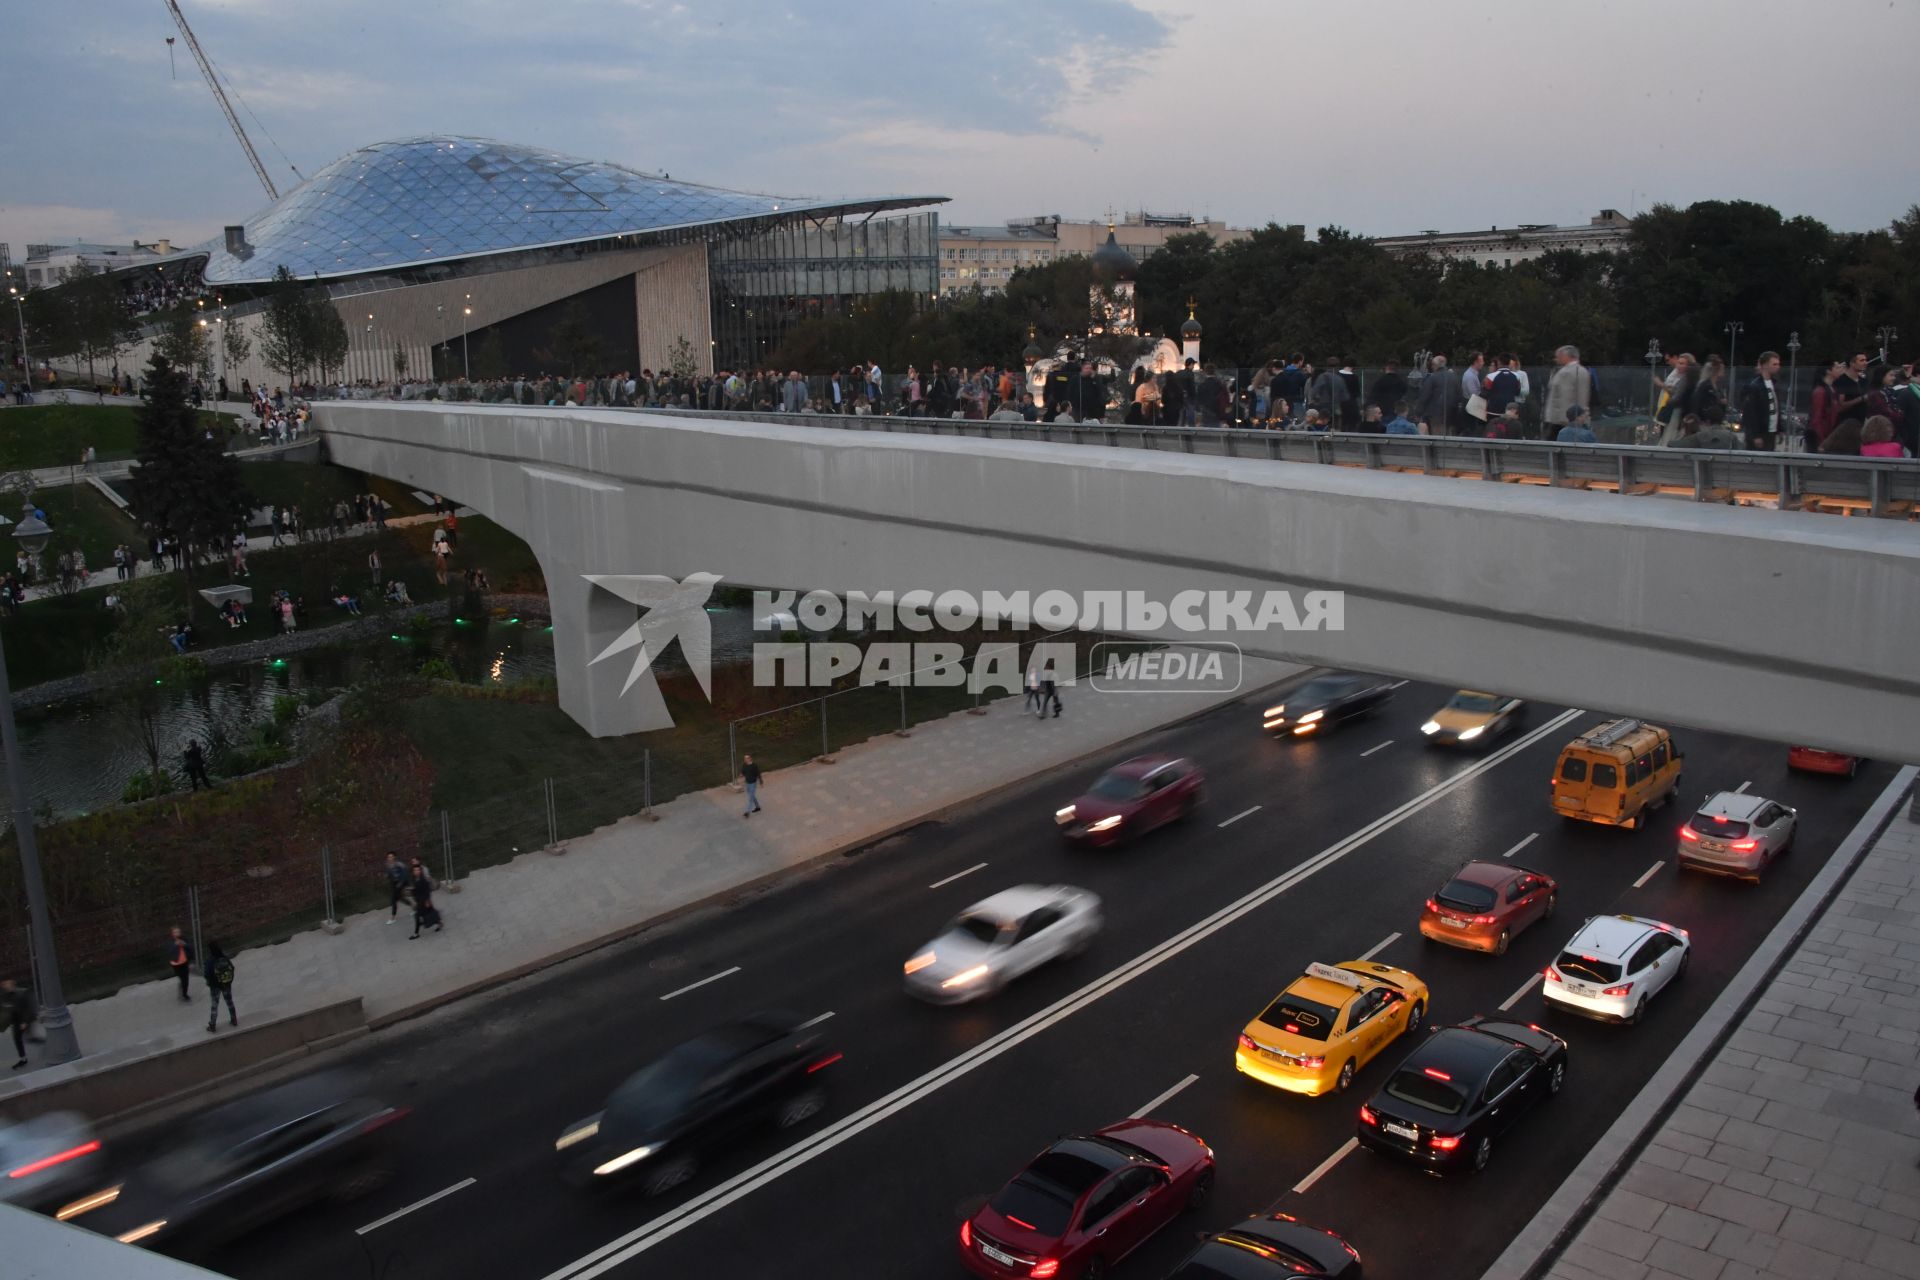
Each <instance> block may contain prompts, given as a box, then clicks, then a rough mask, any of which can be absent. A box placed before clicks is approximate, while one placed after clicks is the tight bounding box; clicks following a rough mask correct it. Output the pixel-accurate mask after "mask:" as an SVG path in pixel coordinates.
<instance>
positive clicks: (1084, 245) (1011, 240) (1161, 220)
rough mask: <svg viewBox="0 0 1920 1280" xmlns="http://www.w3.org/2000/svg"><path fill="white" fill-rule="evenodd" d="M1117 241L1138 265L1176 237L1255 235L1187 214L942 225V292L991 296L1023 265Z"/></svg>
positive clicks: (1225, 238)
mask: <svg viewBox="0 0 1920 1280" xmlns="http://www.w3.org/2000/svg"><path fill="white" fill-rule="evenodd" d="M1109 227H1111V228H1112V231H1113V235H1114V240H1115V242H1116V243H1117V244H1118V245H1119V246H1120V247H1121V248H1122V249H1125V250H1126V251H1127V252H1128V253H1130V254H1132V255H1133V257H1134V259H1135V260H1136V261H1145V260H1146V259H1147V258H1149V257H1152V256H1153V255H1154V254H1155V253H1157V252H1158V251H1159V250H1160V249H1161V248H1162V247H1164V246H1165V245H1166V243H1167V241H1168V239H1170V238H1171V237H1173V236H1178V235H1188V234H1191V233H1193V232H1196V231H1198V232H1202V233H1204V234H1206V235H1208V236H1211V237H1212V238H1213V241H1214V243H1216V244H1225V243H1227V242H1228V241H1232V240H1244V239H1246V238H1247V237H1248V236H1251V235H1252V234H1253V232H1252V231H1251V230H1250V229H1247V228H1244V227H1229V226H1228V225H1227V224H1226V223H1224V222H1217V221H1214V220H1212V219H1210V218H1207V217H1204V216H1203V217H1199V218H1195V217H1193V216H1191V215H1189V214H1184V213H1178V214H1161V213H1129V214H1127V215H1126V217H1124V218H1123V219H1121V220H1120V221H1118V222H1115V223H1111V224H1109V223H1106V222H1098V221H1094V222H1069V221H1067V220H1066V219H1065V218H1062V217H1061V216H1060V215H1059V214H1057V213H1054V214H1046V215H1044V216H1041V217H1035V218H1018V219H1014V220H1012V221H1008V222H1005V223H1002V224H1000V225H998V226H953V225H949V224H947V223H942V224H941V226H940V292H941V293H942V294H951V293H958V292H960V291H962V290H966V289H971V288H973V287H974V286H976V285H978V286H979V287H980V288H981V289H984V290H985V291H987V292H988V293H995V292H998V291H999V290H1001V289H1004V288H1006V285H1007V280H1008V278H1009V277H1011V276H1012V275H1013V273H1014V272H1015V271H1016V270H1018V269H1019V268H1021V267H1032V266H1039V265H1041V264H1044V263H1048V262H1052V261H1054V260H1055V259H1056V258H1070V257H1085V256H1088V255H1090V254H1092V253H1093V251H1094V250H1095V249H1098V248H1099V247H1100V246H1101V245H1103V244H1105V243H1106V239H1107V231H1108V228H1109Z"/></svg>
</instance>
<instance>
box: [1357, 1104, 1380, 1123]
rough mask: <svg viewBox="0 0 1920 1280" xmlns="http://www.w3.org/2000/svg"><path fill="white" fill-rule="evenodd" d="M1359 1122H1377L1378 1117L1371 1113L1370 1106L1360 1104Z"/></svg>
mask: <svg viewBox="0 0 1920 1280" xmlns="http://www.w3.org/2000/svg"><path fill="white" fill-rule="evenodd" d="M1360 1123H1361V1124H1379V1123H1380V1117H1379V1116H1376V1115H1375V1114H1373V1110H1372V1109H1371V1108H1370V1107H1367V1106H1366V1105H1365V1104H1362V1105H1361V1107H1360Z"/></svg>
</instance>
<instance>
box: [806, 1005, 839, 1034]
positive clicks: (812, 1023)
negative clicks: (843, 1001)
mask: <svg viewBox="0 0 1920 1280" xmlns="http://www.w3.org/2000/svg"><path fill="white" fill-rule="evenodd" d="M832 1016H833V1010H831V1009H829V1010H827V1011H826V1012H825V1013H823V1014H821V1015H820V1016H819V1017H817V1018H808V1019H807V1020H806V1021H805V1022H803V1023H801V1024H800V1030H802V1031H805V1030H806V1029H807V1028H808V1027H817V1026H819V1025H820V1024H821V1023H823V1022H825V1021H826V1020H827V1019H828V1018H831V1017H832Z"/></svg>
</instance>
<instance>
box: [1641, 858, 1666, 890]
mask: <svg viewBox="0 0 1920 1280" xmlns="http://www.w3.org/2000/svg"><path fill="white" fill-rule="evenodd" d="M1666 865H1667V860H1666V859H1665V858H1662V859H1661V860H1660V861H1658V862H1656V863H1654V864H1653V865H1652V866H1650V867H1648V868H1647V869H1646V871H1644V872H1643V873H1641V876H1640V878H1639V879H1638V880H1635V881H1634V882H1633V887H1634V888H1636V889H1644V888H1646V887H1647V881H1649V880H1651V879H1653V875H1654V873H1655V872H1656V871H1658V870H1660V868H1662V867H1664V866H1666Z"/></svg>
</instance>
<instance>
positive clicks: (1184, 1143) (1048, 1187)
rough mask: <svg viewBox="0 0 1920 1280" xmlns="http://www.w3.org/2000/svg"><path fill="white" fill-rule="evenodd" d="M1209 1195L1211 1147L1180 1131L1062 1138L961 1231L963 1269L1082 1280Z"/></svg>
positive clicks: (1004, 1276)
mask: <svg viewBox="0 0 1920 1280" xmlns="http://www.w3.org/2000/svg"><path fill="white" fill-rule="evenodd" d="M1211 1190H1213V1148H1212V1147H1209V1146H1208V1145H1207V1144H1206V1143H1204V1142H1202V1141H1201V1140H1200V1139H1199V1138H1197V1137H1195V1136H1194V1135H1193V1134H1191V1133H1188V1132H1187V1131H1186V1130H1185V1129H1182V1128H1181V1127H1180V1126H1178V1125H1172V1124H1165V1123H1163V1122H1161V1121H1158V1120H1122V1121H1121V1122H1120V1123H1119V1124H1110V1125H1108V1126H1107V1127H1106V1128H1104V1129H1101V1130H1098V1131H1096V1132H1094V1133H1091V1134H1088V1135H1087V1136H1086V1137H1084V1138H1062V1139H1060V1141H1058V1142H1056V1143H1054V1144H1053V1145H1052V1146H1050V1147H1048V1148H1047V1149H1046V1150H1045V1151H1042V1152H1041V1153H1040V1154H1039V1155H1037V1156H1035V1157H1034V1158H1033V1161H1032V1163H1030V1164H1029V1165H1027V1167H1026V1168H1025V1169H1023V1170H1021V1171H1020V1173H1019V1174H1018V1175H1017V1176H1016V1177H1015V1178H1014V1180H1013V1181H1012V1182H1009V1183H1008V1184H1007V1185H1006V1186H1004V1187H1002V1188H1000V1191H999V1193H998V1194H996V1195H995V1196H994V1197H993V1198H992V1199H991V1200H989V1201H987V1203H986V1205H985V1206H984V1207H983V1208H982V1209H981V1210H980V1211H979V1212H978V1213H976V1214H974V1215H973V1216H972V1217H971V1218H968V1219H967V1220H966V1221H965V1222H963V1223H961V1224H960V1245H959V1247H960V1261H961V1263H962V1264H963V1265H964V1266H965V1267H966V1268H967V1270H969V1271H971V1272H972V1273H973V1274H974V1275H977V1276H992V1277H995V1280H1016V1278H1017V1280H1029V1277H1030V1278H1031V1280H1088V1278H1089V1277H1092V1276H1098V1275H1104V1274H1105V1273H1106V1271H1107V1269H1108V1268H1109V1267H1111V1266H1113V1265H1114V1264H1115V1263H1117V1262H1119V1261H1120V1260H1121V1259H1122V1258H1124V1257H1126V1256H1127V1255H1128V1254H1129V1253H1132V1252H1133V1251H1134V1250H1135V1249H1136V1248H1138V1247H1139V1246H1140V1245H1142V1244H1144V1243H1145V1242H1146V1241H1147V1240H1148V1239H1149V1238H1150V1237H1151V1236H1152V1235H1153V1233H1154V1232H1156V1231H1158V1230H1160V1228H1162V1227H1164V1226H1166V1225H1167V1224H1168V1223H1169V1222H1172V1221H1173V1220H1174V1219H1175V1218H1176V1217H1178V1216H1179V1215H1180V1214H1181V1213H1183V1212H1185V1211H1187V1210H1189V1209H1197V1208H1199V1207H1200V1205H1201V1204H1203V1203H1204V1202H1205V1201H1206V1198H1207V1193H1208V1192H1209V1191H1211Z"/></svg>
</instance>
